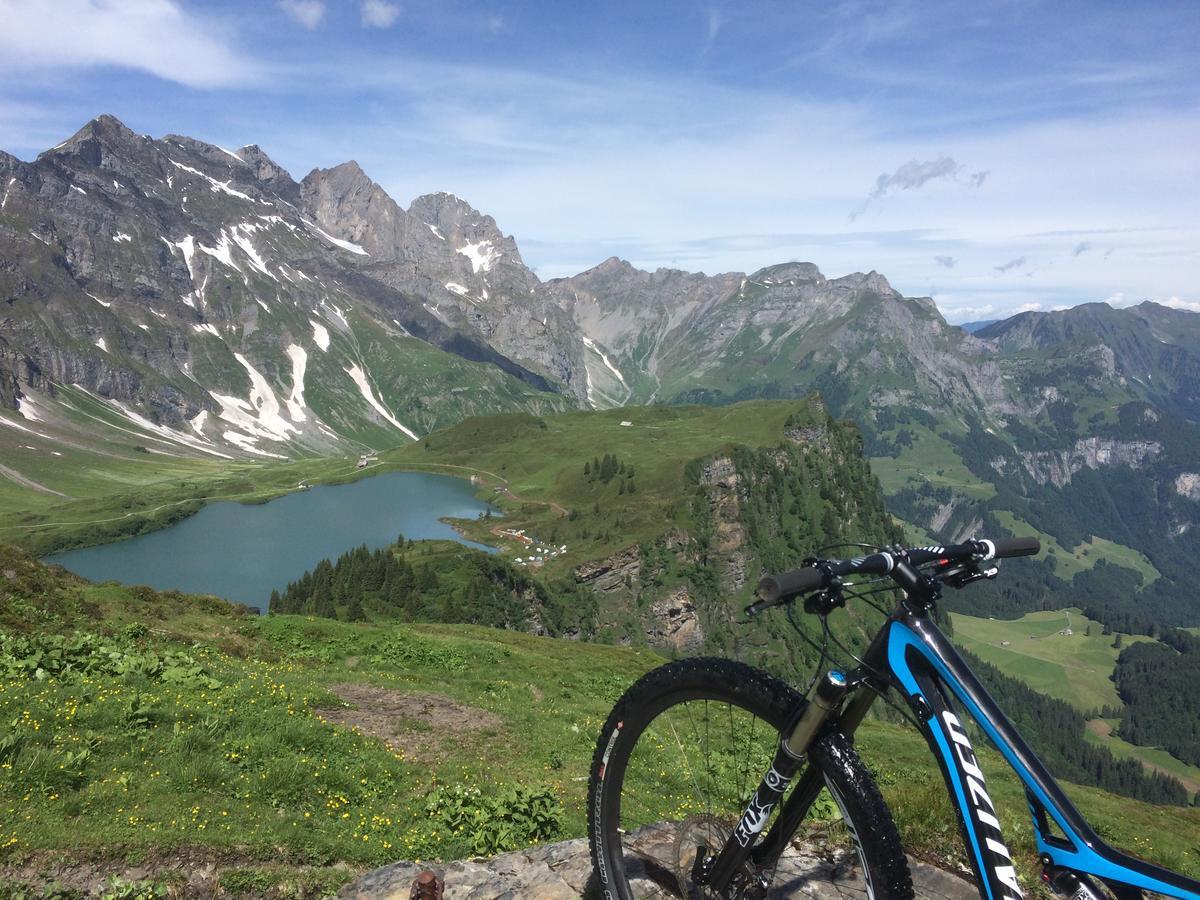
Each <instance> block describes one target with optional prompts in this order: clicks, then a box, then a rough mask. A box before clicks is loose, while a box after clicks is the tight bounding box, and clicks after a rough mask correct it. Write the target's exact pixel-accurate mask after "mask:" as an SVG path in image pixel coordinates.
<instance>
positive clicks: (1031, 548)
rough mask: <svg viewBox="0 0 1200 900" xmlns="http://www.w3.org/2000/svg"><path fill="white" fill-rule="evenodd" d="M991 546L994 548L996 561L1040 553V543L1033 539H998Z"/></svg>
mask: <svg viewBox="0 0 1200 900" xmlns="http://www.w3.org/2000/svg"><path fill="white" fill-rule="evenodd" d="M992 545H993V546H994V547H995V548H996V559H1005V558H1007V557H1012V556H1037V554H1039V553H1041V552H1042V542H1041V541H1039V540H1038V539H1037V538H1035V537H1017V538H999V539H998V540H994V541H992Z"/></svg>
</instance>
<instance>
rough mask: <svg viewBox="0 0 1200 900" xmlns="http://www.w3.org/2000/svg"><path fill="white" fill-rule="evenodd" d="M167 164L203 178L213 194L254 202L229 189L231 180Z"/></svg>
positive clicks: (173, 161) (177, 164)
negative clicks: (218, 178) (222, 179)
mask: <svg viewBox="0 0 1200 900" xmlns="http://www.w3.org/2000/svg"><path fill="white" fill-rule="evenodd" d="M169 162H170V163H171V165H173V166H175V167H176V168H178V169H183V170H184V171H185V172H191V173H192V174H193V175H198V176H200V177H201V178H203V179H204V180H205V181H207V182H208V184H209V187H210V188H211V189H212V192H213V193H214V194H216V193H223V194H228V195H229V196H231V197H238V198H240V199H242V200H248V201H250V202H251V203H254V202H255V200H254V198H253V197H251V196H250V195H249V194H243V193H242V192H241V191H239V190H235V189H234V188H231V187H230V186H229V182H230V181H232V180H233V179H232V178H231V179H229V181H217V179H215V178H212V177H210V176H208V175H205V174H204V173H203V172H201V171H200V170H199V169H193V168H192V167H191V166H185V165H184V164H183V163H177V162H175V160H173V159H172V160H169ZM113 184H114V185H115V184H116V182H115V181H114V182H113Z"/></svg>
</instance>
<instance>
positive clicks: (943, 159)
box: [850, 156, 988, 219]
mask: <svg viewBox="0 0 1200 900" xmlns="http://www.w3.org/2000/svg"><path fill="white" fill-rule="evenodd" d="M987 177H988V173H987V172H967V171H966V170H965V169H964V167H963V166H961V165H959V164H958V163H956V162H955V161H954V160H953V159H952V158H951V157H949V156H939V157H938V158H937V159H931V160H929V161H928V162H918V161H917V160H915V159H910V160H909V161H908V162H906V163H905V164H904V165H902V166H901V167H900V168H898V169H897V170H896V171H895V172H892V173H890V174H889V173H887V172H884V173H882V174H881V175H880V176H879V177H878V178H876V179H875V188H874V190H872V191H871V193H870V194H868V195H867V199H866V200H865V201H864V202H863V205H862V206H861V207H859V209H857V210H855V211H854V212H852V213H851V214H850V218H851V219H856V218H858V217H859V216H860V215H862V214H863V213H864V212H866V210H867V207H868V206H870V205H871V204H872V203H875V202H877V201H879V200H882V199H883V198H884V197H886V196H887V195H888V194H891V193H895V192H896V191H913V190H918V189H919V188H922V187H924V186H925V185H926V184H928V183H929V182H930V181H937V180H941V179H951V180H958V181H962V182H963V183H964V184H966V186H967V187H970V188H979V187H981V186H982V185H983V183H984V181H986V180H987Z"/></svg>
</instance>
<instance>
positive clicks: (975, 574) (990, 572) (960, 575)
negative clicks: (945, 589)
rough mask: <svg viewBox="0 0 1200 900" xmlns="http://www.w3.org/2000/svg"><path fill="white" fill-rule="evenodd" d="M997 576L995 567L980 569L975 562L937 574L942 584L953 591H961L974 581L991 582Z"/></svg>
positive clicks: (997, 572) (997, 569) (997, 570)
mask: <svg viewBox="0 0 1200 900" xmlns="http://www.w3.org/2000/svg"><path fill="white" fill-rule="evenodd" d="M999 574H1000V569H999V568H998V567H996V566H991V567H990V568H987V569H980V568H979V564H978V563H977V562H970V563H963V564H961V565H957V566H952V567H951V568H949V569H947V570H946V571H944V572H938V573H937V576H938V580H939V581H941V582H942V584H945V585H949V586H950V587H952V588H954V589H955V590H962V589H963V588H965V587H966V586H967V585H968V584H974V583H975V582H976V581H984V580H986V581H991V580H992V579H993V578H995V577H996V576H997V575H999Z"/></svg>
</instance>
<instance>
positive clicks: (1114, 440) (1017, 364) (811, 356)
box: [0, 116, 1200, 619]
mask: <svg viewBox="0 0 1200 900" xmlns="http://www.w3.org/2000/svg"><path fill="white" fill-rule="evenodd" d="M0 300H3V302H4V306H3V313H2V316H0V426H4V427H2V428H0V437H3V434H2V433H3V432H7V433H8V436H9V437H10V438H11V439H31V438H30V437H29V436H31V435H33V436H37V437H38V438H39V439H41V440H46V441H60V442H75V443H79V444H87V445H88V446H94V447H104V446H108V445H111V446H113V447H115V446H119V445H123V444H130V443H136V444H139V445H142V446H143V449H149V450H151V451H155V452H161V453H171V454H179V455H207V456H211V455H217V456H229V457H247V456H256V455H258V456H268V457H295V456H303V455H324V454H330V453H335V452H336V453H343V452H346V451H347V450H351V451H357V450H360V449H366V448H375V449H378V448H383V447H386V446H393V445H396V444H398V443H402V442H405V441H409V440H413V439H415V438H417V437H419V436H421V435H423V434H426V433H428V432H429V431H431V430H433V429H436V428H439V427H442V426H444V425H447V424H451V423H453V422H456V421H459V420H461V419H463V418H464V417H466V416H469V415H473V414H481V413H489V412H496V411H504V410H525V411H528V412H531V413H534V414H540V413H544V412H550V411H557V410H564V409H569V408H576V407H582V408H587V407H593V408H605V407H612V406H619V405H625V404H646V403H686V402H697V403H709V404H723V403H728V402H732V401H736V400H740V399H748V398H762V397H781V398H786V397H798V396H802V395H805V394H807V393H809V392H812V391H819V392H820V393H821V394H822V396H823V397H824V398H825V401H826V403H827V404H828V406H829V407H830V408H831V410H832V411H834V412H835V413H836V414H838V415H842V416H846V417H849V418H852V419H853V420H854V421H856V422H857V423H858V424H859V426H860V428H861V429H862V431H863V434H864V437H865V441H866V446H867V449H868V452H869V453H870V454H871V455H872V456H873V457H874V459H875V468H876V471H877V472H878V473H879V475H880V477H881V479H882V481H883V484H884V487H885V489H886V490H887V491H888V492H889V494H890V495H891V496H892V498H893V506H894V511H895V512H896V513H897V514H898V515H900V516H901V517H902V518H903V519H904V520H905V521H906V522H907V523H908V524H909V525H911V526H914V527H915V528H916V529H917V530H918V531H926V532H929V533H930V535H931V536H938V537H946V538H949V537H954V536H957V535H961V534H964V533H966V532H967V531H972V530H977V529H980V528H985V527H987V528H991V529H1004V528H1009V529H1013V530H1018V531H1019V530H1029V529H1031V528H1036V529H1037V530H1038V531H1040V532H1041V533H1042V534H1043V535H1045V536H1046V537H1047V538H1048V539H1053V540H1054V546H1055V555H1056V557H1057V558H1058V562H1057V563H1046V569H1045V571H1044V575H1045V577H1044V579H1043V582H1042V583H1041V587H1040V588H1037V590H1051V589H1058V588H1061V587H1062V582H1061V579H1063V578H1064V577H1066V576H1070V577H1071V578H1074V577H1075V573H1076V572H1082V571H1084V570H1087V571H1091V570H1092V568H1093V565H1094V562H1095V558H1096V556H1095V555H1088V554H1085V553H1084V549H1085V545H1087V546H1090V545H1089V544H1088V542H1089V541H1090V540H1091V539H1092V537H1093V535H1094V536H1095V537H1097V538H1099V539H1102V540H1107V541H1110V542H1112V543H1114V544H1116V545H1120V546H1121V547H1122V548H1125V550H1124V551H1123V552H1128V553H1133V554H1135V555H1136V556H1137V560H1138V565H1142V564H1143V563H1144V568H1143V570H1144V571H1146V572H1151V571H1152V572H1156V573H1158V574H1160V575H1162V576H1164V578H1163V579H1162V585H1159V586H1157V587H1155V588H1154V589H1153V590H1152V591H1150V593H1153V592H1154V591H1157V592H1159V593H1162V592H1163V591H1164V590H1166V587H1164V586H1166V585H1175V586H1176V588H1174V589H1172V590H1176V593H1178V590H1182V588H1181V587H1180V585H1181V584H1182V582H1181V581H1180V579H1181V578H1182V577H1183V572H1184V570H1183V568H1181V567H1182V565H1183V562H1182V561H1183V560H1184V559H1185V558H1195V557H1196V555H1197V553H1200V529H1197V528H1196V527H1195V525H1196V522H1197V517H1198V514H1200V449H1198V448H1200V433H1198V432H1197V428H1196V425H1195V423H1196V421H1197V420H1200V315H1197V314H1194V313H1189V312H1183V311H1179V310H1174V309H1168V308H1165V307H1162V306H1158V305H1156V304H1153V303H1143V304H1142V305H1140V306H1137V307H1133V308H1130V309H1121V310H1116V309H1111V308H1110V307H1108V306H1106V305H1104V304H1089V305H1085V306H1082V307H1077V308H1075V309H1071V310H1066V311H1062V312H1053V313H1023V314H1021V315H1018V316H1014V317H1013V318H1011V319H1006V320H1004V321H1000V322H989V323H969V324H968V325H965V326H962V327H958V326H951V325H949V324H948V323H947V322H946V321H945V319H943V317H942V316H941V314H940V313H939V311H938V309H937V307H936V306H935V305H934V303H933V302H932V301H931V300H929V299H927V298H910V297H903V296H901V295H900V294H899V293H897V292H896V291H895V290H893V289H892V288H891V286H890V285H889V284H888V282H887V280H886V279H885V278H884V277H883V276H882V275H879V274H877V273H875V272H871V273H867V274H861V273H857V274H852V275H847V276H845V277H841V278H833V279H830V278H826V277H825V276H824V275H823V274H822V273H821V272H820V271H819V270H818V269H817V267H816V266H814V265H812V264H808V263H784V264H781V265H776V266H770V267H767V268H765V269H761V270H759V271H758V272H755V273H752V274H741V273H728V274H720V275H712V276H708V275H703V274H696V273H688V272H682V271H677V270H672V269H659V270H657V271H655V272H645V271H641V270H639V269H636V268H634V267H633V266H631V265H630V264H629V263H627V262H624V261H622V260H619V259H616V258H613V259H608V260H605V261H604V262H602V263H600V264H599V265H597V266H596V267H595V268H593V269H589V270H588V271H586V272H582V273H580V274H578V275H576V276H573V277H571V278H564V279H556V280H552V281H545V282H543V281H541V280H540V279H539V278H538V277H537V276H536V275H535V274H534V273H533V272H532V271H531V270H530V269H529V268H528V267H527V266H526V265H525V264H524V262H523V260H522V258H521V255H520V251H519V249H518V247H517V244H516V242H515V241H514V240H513V238H512V237H510V236H506V235H504V234H503V233H502V232H501V230H500V229H499V227H498V226H497V224H496V222H495V221H494V220H493V219H492V218H491V217H490V216H487V215H484V214H482V213H480V212H478V211H476V210H475V209H473V208H472V207H471V206H470V205H469V204H468V203H466V202H465V201H463V200H461V199H459V198H457V197H455V196H453V195H450V194H429V195H425V196H422V197H418V198H417V199H416V200H414V201H413V202H412V203H411V204H410V205H409V207H408V208H407V209H405V208H402V207H401V206H399V205H398V204H397V203H396V202H395V201H394V200H393V199H392V198H391V197H389V196H388V195H387V193H386V192H385V191H384V190H383V189H382V188H381V187H380V186H379V185H377V184H375V183H374V182H373V181H372V180H371V179H370V178H369V177H368V176H367V175H366V174H365V173H364V172H363V171H362V170H361V169H360V168H359V166H358V165H357V164H355V163H353V162H347V163H344V164H342V165H340V166H337V167H334V168H332V169H327V170H321V169H318V170H314V171H313V172H311V173H309V174H308V175H307V176H306V177H305V178H304V179H303V181H301V182H299V183H298V182H296V181H295V180H293V178H292V177H291V176H290V175H289V174H288V173H287V172H285V171H284V170H283V169H282V168H280V167H279V166H278V165H277V164H275V163H274V162H273V161H272V160H271V159H270V158H269V157H268V156H267V155H266V154H265V153H264V152H263V151H262V150H261V149H259V148H258V147H256V146H253V145H252V146H247V147H243V148H241V149H239V150H236V151H230V150H225V149H223V148H220V147H216V146H214V145H211V144H206V143H203V142H201V141H197V140H194V139H192V138H187V137H180V136H176V135H168V136H166V137H164V138H161V139H157V140H155V139H151V138H150V137H148V136H144V135H139V134H136V133H134V132H132V131H131V130H129V129H128V128H126V127H125V126H124V125H122V124H121V123H120V122H119V121H117V120H116V119H114V118H112V117H110V116H101V117H100V118H97V119H95V120H93V121H91V122H89V123H88V124H87V125H85V126H84V127H83V128H82V129H81V130H80V131H79V132H78V133H77V134H75V135H74V136H73V137H71V138H69V139H68V140H66V141H64V142H63V143H62V144H60V145H58V146H57V147H55V148H53V149H51V150H48V151H46V152H45V153H43V154H41V155H40V156H39V157H38V158H37V160H36V161H34V162H32V163H25V162H22V161H20V160H18V159H16V158H15V157H12V156H9V155H6V154H2V153H0ZM971 331H975V333H974V334H971V333H969V332H971ZM22 435H24V436H25V437H24V438H22ZM1189 554H1190V556H1189ZM1067 557H1070V559H1069V560H1068V559H1067ZM1126 561H1127V562H1128V559H1127V560H1126ZM1135 568H1136V567H1135ZM1054 571H1057V572H1058V575H1057V576H1055V575H1054V574H1053V573H1054ZM1128 571H1133V570H1132V569H1129V570H1128ZM1056 579H1058V580H1056ZM1037 590H1034V591H1033V593H1034V594H1036V593H1037ZM1168 593H1169V591H1168ZM1143 594H1144V595H1146V596H1149V594H1147V593H1146V591H1143ZM1155 596H1157V594H1155ZM1164 596H1165V595H1164ZM1171 596H1173V597H1174V596H1175V594H1172V595H1171ZM1176 599H1178V598H1176ZM997 602H999V601H997ZM1029 602H1031V603H1032V602H1036V601H1034V600H1031V601H1029ZM1160 606H1161V609H1160V612H1161V611H1162V610H1166V609H1168V608H1169V609H1171V610H1176V612H1177V611H1178V609H1182V608H1183V607H1182V604H1181V603H1176V602H1175V601H1173V600H1172V601H1170V602H1168V601H1167V600H1164V601H1162V604H1160ZM1176 612H1171V613H1169V614H1168V613H1164V615H1167V617H1168V618H1171V617H1173V618H1175V619H1178V618H1180V615H1182V614H1179V615H1177V614H1176Z"/></svg>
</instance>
